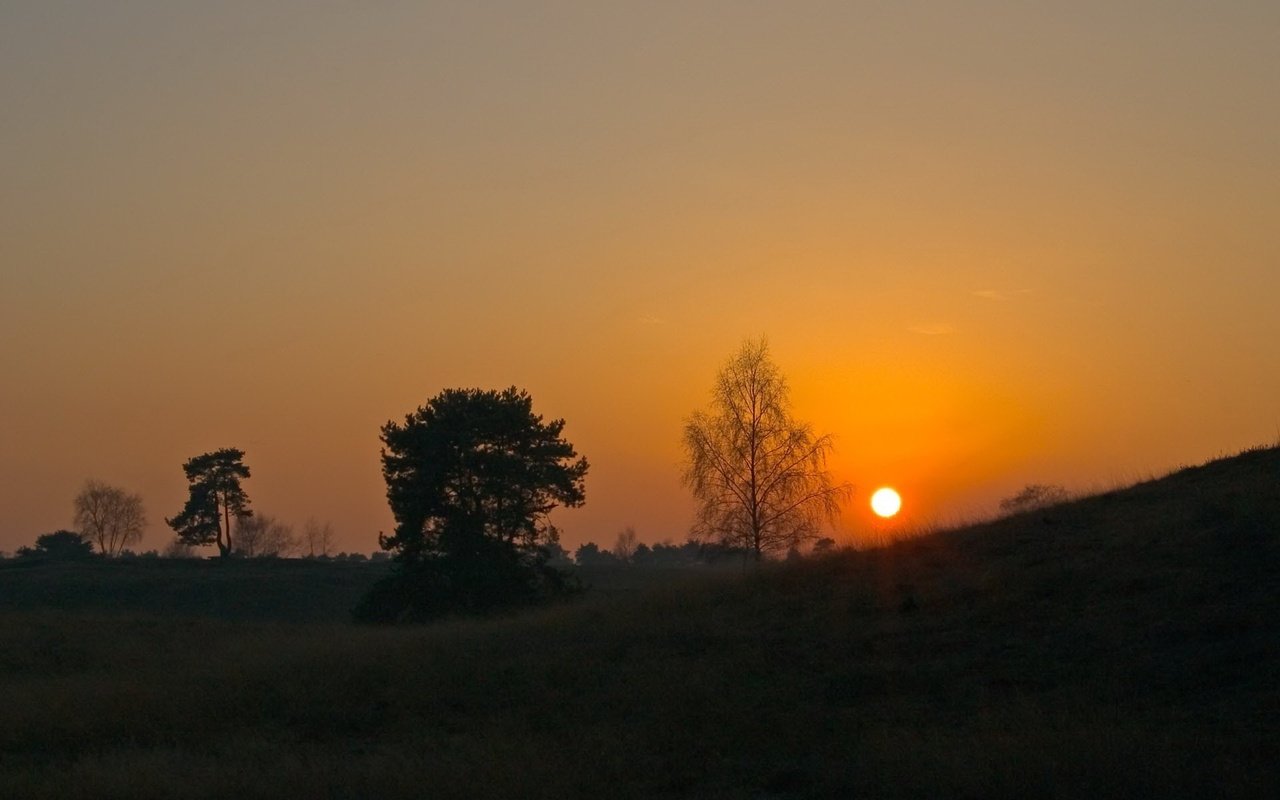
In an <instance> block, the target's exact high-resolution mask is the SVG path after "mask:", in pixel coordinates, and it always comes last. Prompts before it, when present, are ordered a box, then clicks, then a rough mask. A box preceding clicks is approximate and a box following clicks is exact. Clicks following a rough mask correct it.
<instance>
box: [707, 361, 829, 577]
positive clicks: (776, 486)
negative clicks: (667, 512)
mask: <svg viewBox="0 0 1280 800" xmlns="http://www.w3.org/2000/svg"><path fill="white" fill-rule="evenodd" d="M790 405H791V404H790V400H789V399H788V389H787V383H786V379H785V378H783V376H782V373H781V372H780V371H779V370H778V367H777V366H776V365H775V364H774V363H773V362H772V361H771V360H770V358H769V347H768V345H767V344H766V343H765V342H764V341H763V340H761V341H758V342H752V341H748V342H746V343H745V344H743V346H742V348H741V349H740V350H739V351H738V352H737V354H735V355H734V356H733V357H732V358H731V359H729V362H728V363H727V364H725V366H724V368H723V369H722V370H720V374H719V375H718V376H717V378H716V385H715V389H714V391H713V393H712V410H711V412H710V413H704V412H701V411H699V412H695V413H694V415H693V416H692V417H691V418H690V419H689V421H688V423H686V425H685V430H684V446H685V451H686V453H687V458H688V461H687V466H686V469H685V474H684V482H685V484H686V485H688V486H689V487H690V488H691V489H692V490H693V494H694V497H695V498H697V500H698V518H697V522H696V524H695V527H694V532H695V534H697V535H698V536H701V537H703V538H707V539H711V540H714V541H718V542H721V543H722V544H726V545H730V546H733V547H738V548H742V549H743V550H745V551H746V552H749V553H750V554H751V555H752V556H754V558H755V559H756V560H757V561H759V560H760V558H761V556H763V555H764V554H766V553H771V552H780V551H785V550H786V549H787V548H789V547H791V546H792V545H796V544H799V543H800V542H802V541H805V540H807V539H814V538H816V537H817V535H818V531H819V530H820V529H821V526H822V523H823V522H824V521H827V520H831V519H833V518H834V517H835V516H836V515H837V514H838V513H839V511H840V501H841V500H843V499H845V498H847V497H848V496H849V494H850V493H851V492H852V487H850V486H849V485H848V484H836V483H833V482H832V480H831V476H830V474H829V473H828V472H827V469H826V461H827V454H828V453H829V452H830V451H831V449H832V439H831V436H830V435H824V436H815V435H814V433H813V431H812V430H811V429H810V427H809V426H808V425H807V424H804V423H801V422H798V421H797V420H795V419H794V418H793V417H792V416H791V408H790Z"/></svg>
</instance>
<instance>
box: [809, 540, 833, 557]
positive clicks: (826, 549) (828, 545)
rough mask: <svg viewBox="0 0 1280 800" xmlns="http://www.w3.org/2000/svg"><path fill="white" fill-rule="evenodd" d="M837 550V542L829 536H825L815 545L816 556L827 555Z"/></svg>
mask: <svg viewBox="0 0 1280 800" xmlns="http://www.w3.org/2000/svg"><path fill="white" fill-rule="evenodd" d="M835 549H836V540H835V539H832V538H831V537H829V536H824V537H822V538H821V539H819V540H818V541H816V542H814V543H813V554H814V555H815V556H821V555H826V554H827V553H830V552H832V551H833V550H835Z"/></svg>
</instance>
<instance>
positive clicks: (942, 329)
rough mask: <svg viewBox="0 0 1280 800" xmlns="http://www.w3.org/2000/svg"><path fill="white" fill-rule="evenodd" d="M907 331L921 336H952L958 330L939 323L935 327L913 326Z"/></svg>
mask: <svg viewBox="0 0 1280 800" xmlns="http://www.w3.org/2000/svg"><path fill="white" fill-rule="evenodd" d="M907 330H909V331H911V332H912V333H918V334H920V335H921V336H950V335H951V334H953V333H955V332H956V329H955V328H954V327H952V326H951V325H947V324H946V323H938V324H935V325H913V326H911V327H910V328H907Z"/></svg>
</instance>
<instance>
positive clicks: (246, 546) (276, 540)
mask: <svg viewBox="0 0 1280 800" xmlns="http://www.w3.org/2000/svg"><path fill="white" fill-rule="evenodd" d="M297 548H298V539H297V537H295V536H294V535H293V526H291V525H286V524H285V523H283V522H281V521H279V520H278V519H276V518H275V517H269V516H267V515H266V514H254V515H253V516H252V517H243V518H241V520H240V521H239V522H238V523H237V524H236V549H235V553H236V555H239V556H243V557H245V558H276V557H279V556H287V555H290V554H292V553H293V552H294V551H295V550H297Z"/></svg>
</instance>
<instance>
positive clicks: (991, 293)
mask: <svg viewBox="0 0 1280 800" xmlns="http://www.w3.org/2000/svg"><path fill="white" fill-rule="evenodd" d="M1031 292H1032V290H1031V289H1012V290H1003V289H977V290H975V291H974V292H973V296H974V297H981V298H983V299H985V300H1012V299H1013V298H1015V297H1022V296H1023V295H1028V294H1031Z"/></svg>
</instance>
